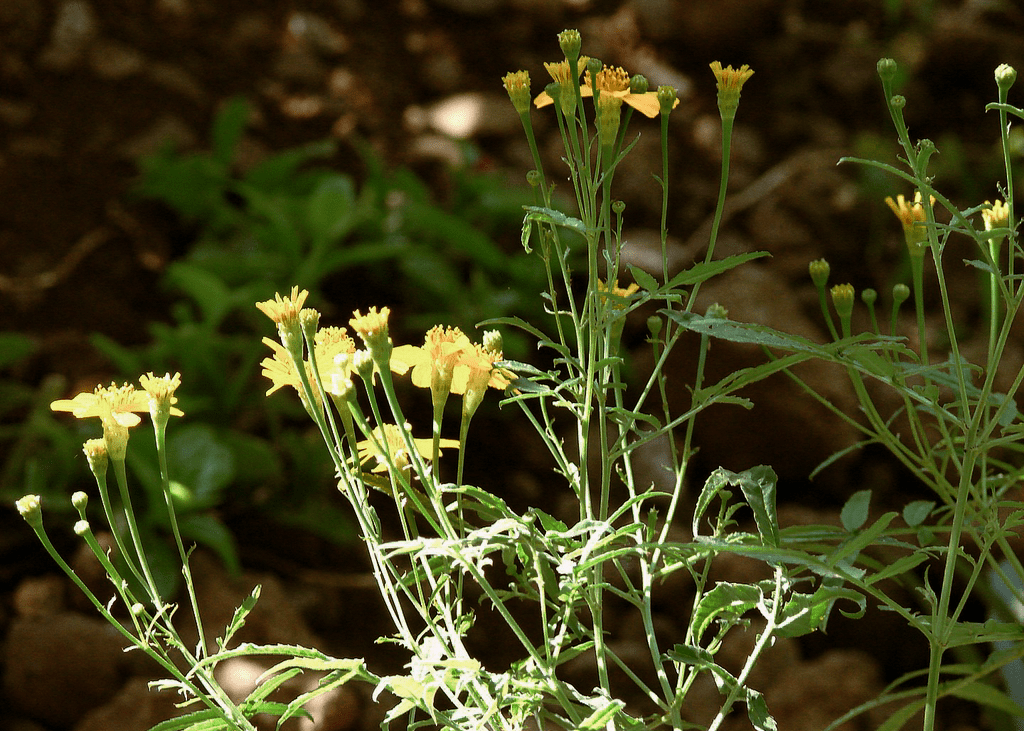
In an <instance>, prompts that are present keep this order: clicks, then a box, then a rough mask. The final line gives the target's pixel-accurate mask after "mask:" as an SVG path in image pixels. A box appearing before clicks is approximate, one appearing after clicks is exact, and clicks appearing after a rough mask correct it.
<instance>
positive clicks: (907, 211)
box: [885, 191, 935, 256]
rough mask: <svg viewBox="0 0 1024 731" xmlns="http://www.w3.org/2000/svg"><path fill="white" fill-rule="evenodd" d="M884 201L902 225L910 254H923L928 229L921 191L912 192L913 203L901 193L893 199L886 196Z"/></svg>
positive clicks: (933, 200) (933, 201)
mask: <svg viewBox="0 0 1024 731" xmlns="http://www.w3.org/2000/svg"><path fill="white" fill-rule="evenodd" d="M885 202H886V204H888V206H889V208H891V209H892V212H893V213H895V214H896V217H897V218H898V219H900V224H902V226H903V237H904V238H905V239H906V242H907V249H908V250H909V251H910V255H911V256H924V252H925V249H926V248H927V247H928V229H927V227H926V226H925V222H926V221H927V220H928V215H927V213H926V212H925V210H924V204H923V203H922V202H921V191H917V192H916V193H915V194H914V202H913V203H908V202H907V199H906V198H904V197H903V195H902V194H900V195H898V196H896V200H895V201H894V200H893V199H892V196H888V197H886V199H885ZM932 203H933V204H934V203H935V199H934V198H932Z"/></svg>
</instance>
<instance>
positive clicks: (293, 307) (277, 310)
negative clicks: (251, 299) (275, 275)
mask: <svg viewBox="0 0 1024 731" xmlns="http://www.w3.org/2000/svg"><path fill="white" fill-rule="evenodd" d="M308 296H309V292H307V291H306V290H302V291H301V292H300V291H299V288H298V287H297V286H296V287H292V292H291V294H290V295H289V296H287V297H281V294H280V292H275V293H274V299H272V300H267V301H266V302H257V303H256V308H257V309H258V310H259V311H260V312H262V313H263V314H264V315H266V316H267V317H269V318H270V319H271V320H273V321H274V322H275V323H277V324H278V325H281V324H283V323H290V322H294V323H295V325H298V324H299V312H301V311H302V304H303V303H304V302H305V301H306V297H308Z"/></svg>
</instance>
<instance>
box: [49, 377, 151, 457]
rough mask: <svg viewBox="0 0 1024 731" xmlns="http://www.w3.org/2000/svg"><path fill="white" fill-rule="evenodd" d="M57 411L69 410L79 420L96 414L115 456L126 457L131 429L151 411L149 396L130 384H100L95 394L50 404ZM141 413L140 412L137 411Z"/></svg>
mask: <svg viewBox="0 0 1024 731" xmlns="http://www.w3.org/2000/svg"><path fill="white" fill-rule="evenodd" d="M50 408H51V409H53V410H54V411H69V412H71V413H72V414H73V415H74V416H75V418H77V419H90V418H93V417H96V418H98V419H99V420H100V423H101V424H102V425H103V440H104V441H105V442H106V444H107V452H108V454H109V455H110V458H111V459H115V460H123V459H124V457H125V453H126V452H127V450H128V429H130V428H131V427H133V426H138V425H139V422H141V421H142V419H141V418H139V415H138V413H146V412H148V411H149V396H148V395H147V394H146V392H145V391H136V390H135V387H134V386H132V385H131V384H130V383H126V384H125V385H123V386H117V385H116V384H114V383H111V384H110V386H107V387H103V386H97V387H96V390H95V391H93V392H92V393H80V394H78V395H77V396H75V397H74V398H73V399H60V400H58V401H54V402H53V403H51V404H50ZM137 412H138V413H137Z"/></svg>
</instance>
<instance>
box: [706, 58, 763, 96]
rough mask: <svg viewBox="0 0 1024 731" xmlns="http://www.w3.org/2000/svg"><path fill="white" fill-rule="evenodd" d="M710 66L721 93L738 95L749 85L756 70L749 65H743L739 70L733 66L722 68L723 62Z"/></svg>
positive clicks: (712, 63) (714, 62)
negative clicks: (749, 80)
mask: <svg viewBox="0 0 1024 731" xmlns="http://www.w3.org/2000/svg"><path fill="white" fill-rule="evenodd" d="M710 66H711V71H712V73H714V75H715V79H716V80H717V81H718V91H719V93H724V92H735V93H737V94H738V93H739V92H740V90H741V89H742V88H743V85H744V84H745V83H747V79H749V78H750V77H751V76H753V75H754V70H753V69H751V68H750V66H748V65H747V64H743V65H742V66H740V67H739V68H738V69H734V68H733V67H732V66H726V67H725V68H722V64H721V62H719V61H713V62H711V64H710Z"/></svg>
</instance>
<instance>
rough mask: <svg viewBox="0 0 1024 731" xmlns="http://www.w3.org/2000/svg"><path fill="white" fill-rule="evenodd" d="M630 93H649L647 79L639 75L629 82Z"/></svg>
mask: <svg viewBox="0 0 1024 731" xmlns="http://www.w3.org/2000/svg"><path fill="white" fill-rule="evenodd" d="M629 91H630V93H632V94H646V93H647V77H645V76H644V75H643V74H637V75H636V76H634V77H633V78H631V79H630V80H629Z"/></svg>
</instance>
